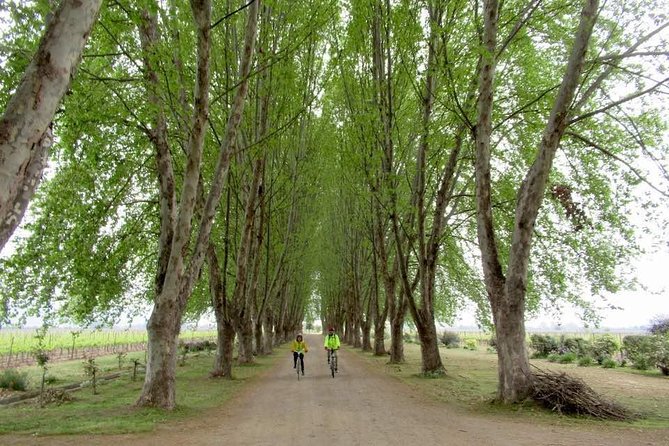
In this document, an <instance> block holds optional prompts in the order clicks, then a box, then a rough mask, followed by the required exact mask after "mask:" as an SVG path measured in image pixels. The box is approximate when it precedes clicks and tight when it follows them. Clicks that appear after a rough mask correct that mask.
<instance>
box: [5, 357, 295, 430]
mask: <svg viewBox="0 0 669 446" xmlns="http://www.w3.org/2000/svg"><path fill="white" fill-rule="evenodd" d="M284 348H285V347H284ZM135 356H140V357H141V359H142V362H144V361H143V357H144V355H143V353H137V354H128V358H132V357H135ZM279 357H280V355H277V354H275V355H272V356H268V357H258V358H256V360H257V364H255V365H253V366H235V367H233V375H234V377H235V379H233V380H220V379H211V378H209V372H210V371H211V367H212V364H213V359H214V356H213V355H207V354H206V353H200V354H197V353H196V354H193V355H191V356H189V357H188V360H187V363H186V365H185V366H179V367H177V379H176V383H177V384H176V385H177V388H176V393H177V407H176V409H175V410H173V411H170V412H166V411H163V410H160V409H153V408H137V407H134V406H133V404H134V402H135V401H136V400H137V397H138V396H139V393H140V390H141V388H142V384H143V375H140V376H139V377H138V379H137V380H136V381H132V380H131V379H130V373H131V372H130V370H129V369H128V368H125V369H124V370H125V374H124V376H122V377H120V378H118V379H115V380H112V381H107V382H105V383H103V384H99V385H98V394H97V395H93V394H92V391H91V389H90V388H85V389H82V390H79V391H77V392H74V393H72V396H73V397H74V401H71V402H66V403H64V404H62V405H60V406H56V405H49V406H47V407H44V408H40V407H39V406H38V404H37V403H35V402H32V403H24V404H19V405H14V406H10V407H0V434H7V433H10V432H11V433H21V434H37V435H55V434H93V433H95V434H100V433H106V434H116V433H133V432H146V431H151V430H152V429H153V428H154V427H155V426H156V424H158V423H163V422H169V421H174V420H180V419H186V418H191V417H195V416H198V415H202V414H203V413H204V412H206V411H207V410H208V409H211V408H214V407H217V406H220V405H221V404H223V403H224V402H225V401H227V400H229V399H230V398H231V397H232V396H233V395H235V394H236V393H237V392H238V391H239V390H240V389H241V388H242V387H243V386H244V385H246V384H248V383H249V382H250V381H252V380H253V378H254V377H255V376H257V375H259V374H261V373H262V372H263V371H264V370H266V369H267V368H269V367H270V366H271V365H272V364H273V363H274V362H275V361H276V360H277V358H279ZM96 362H97V363H98V365H99V366H100V367H101V369H103V370H106V372H105V374H106V373H110V372H112V371H118V360H117V358H116V356H108V357H101V358H98V359H96ZM128 364H129V361H126V367H128ZM26 371H27V372H28V374H29V377H30V379H31V383H33V387H35V386H34V385H35V384H36V385H37V386H39V380H38V378H37V377H38V376H39V377H40V378H39V379H41V370H40V369H39V368H38V367H29V368H26ZM48 374H49V375H54V376H56V377H58V379H59V381H58V382H57V383H56V385H57V386H59V385H62V384H67V383H69V382H78V381H84V380H85V377H84V376H83V366H82V361H70V362H66V363H58V364H53V365H52V367H50V368H49V373H48Z"/></svg>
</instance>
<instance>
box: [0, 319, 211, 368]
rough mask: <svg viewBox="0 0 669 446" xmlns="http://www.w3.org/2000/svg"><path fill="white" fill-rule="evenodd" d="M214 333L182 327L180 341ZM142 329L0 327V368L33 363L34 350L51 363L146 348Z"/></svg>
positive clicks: (197, 338) (144, 333)
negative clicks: (40, 330) (42, 354)
mask: <svg viewBox="0 0 669 446" xmlns="http://www.w3.org/2000/svg"><path fill="white" fill-rule="evenodd" d="M215 337H216V333H215V332H214V331H213V330H212V331H205V330H199V331H196V330H186V331H183V332H182V333H181V335H180V339H181V340H182V341H190V340H202V339H212V338H215ZM146 341H147V334H146V330H139V329H136V330H66V329H55V330H49V331H48V332H46V333H44V334H41V333H40V332H39V331H38V330H28V329H16V330H11V329H10V330H5V329H3V330H0V369H7V368H15V367H22V366H27V365H32V364H34V363H35V359H34V353H35V352H36V351H37V350H43V351H45V352H47V354H48V356H49V360H50V361H52V362H57V361H65V360H71V359H81V358H87V357H96V356H101V355H108V354H112V353H118V352H136V351H142V350H146Z"/></svg>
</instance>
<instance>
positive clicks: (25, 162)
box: [0, 0, 102, 251]
mask: <svg viewBox="0 0 669 446" xmlns="http://www.w3.org/2000/svg"><path fill="white" fill-rule="evenodd" d="M101 4H102V0H90V1H88V2H81V1H78V0H64V1H62V2H61V3H60V7H59V8H58V10H57V11H56V12H55V13H54V15H53V16H52V17H51V19H50V20H49V22H48V23H47V25H46V30H45V32H44V35H43V36H42V39H41V40H40V43H39V46H38V48H37V52H36V53H35V56H34V57H33V59H32V61H31V62H30V65H28V68H26V71H25V73H24V75H23V78H22V79H21V82H20V83H19V85H18V87H17V88H16V92H15V93H14V94H13V95H12V97H11V99H10V100H9V102H8V103H7V106H6V108H5V111H4V112H3V114H2V117H1V118H0V251H1V250H2V248H3V247H4V246H5V244H6V243H7V240H9V238H10V237H11V235H12V233H13V232H14V230H15V229H16V227H17V226H18V225H19V223H20V222H21V219H22V217H23V214H24V213H25V209H26V208H27V206H28V202H29V201H30V199H31V198H32V196H33V194H34V191H35V188H36V187H37V183H38V181H39V178H40V177H41V175H42V171H43V169H44V167H45V165H46V163H45V162H44V157H45V156H46V155H45V151H46V150H47V149H48V147H49V146H50V143H47V139H49V134H50V131H49V128H50V125H51V121H52V120H53V116H54V114H55V113H56V109H57V107H58V104H59V103H60V101H61V99H62V98H63V96H64V95H65V92H66V91H67V89H68V87H69V85H70V81H71V79H72V77H73V76H74V72H75V70H76V67H77V66H78V65H79V62H80V60H81V54H82V52H83V50H84V46H85V44H86V41H87V39H88V36H89V34H90V32H91V28H92V27H93V24H94V23H95V21H96V19H97V16H98V12H99V10H100V6H101Z"/></svg>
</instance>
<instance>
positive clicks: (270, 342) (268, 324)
mask: <svg viewBox="0 0 669 446" xmlns="http://www.w3.org/2000/svg"><path fill="white" fill-rule="evenodd" d="M263 324H264V326H265V329H264V334H265V336H264V338H263V340H264V342H265V348H264V349H263V350H264V351H265V354H268V355H271V354H272V351H273V349H274V316H273V315H272V312H271V311H267V312H265V317H264V319H263Z"/></svg>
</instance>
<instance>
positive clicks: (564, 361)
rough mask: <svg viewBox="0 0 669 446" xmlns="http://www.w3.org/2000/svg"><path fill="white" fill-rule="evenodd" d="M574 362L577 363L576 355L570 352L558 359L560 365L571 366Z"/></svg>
mask: <svg viewBox="0 0 669 446" xmlns="http://www.w3.org/2000/svg"><path fill="white" fill-rule="evenodd" d="M574 361H576V353H572V352H569V353H565V354H564V355H560V356H559V357H558V362H559V363H560V364H571V363H572V362H574Z"/></svg>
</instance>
